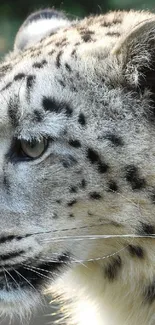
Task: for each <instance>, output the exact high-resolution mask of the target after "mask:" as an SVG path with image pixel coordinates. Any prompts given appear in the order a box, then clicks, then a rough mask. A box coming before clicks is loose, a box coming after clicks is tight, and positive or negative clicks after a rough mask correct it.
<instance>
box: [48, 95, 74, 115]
mask: <svg viewBox="0 0 155 325" xmlns="http://www.w3.org/2000/svg"><path fill="white" fill-rule="evenodd" d="M42 104H43V108H44V110H45V111H50V112H54V113H61V112H63V111H64V112H65V114H66V115H67V116H68V117H69V116H71V115H72V111H73V110H72V108H71V107H70V106H69V104H68V103H65V102H59V101H56V100H55V99H52V98H50V97H43V101H42Z"/></svg>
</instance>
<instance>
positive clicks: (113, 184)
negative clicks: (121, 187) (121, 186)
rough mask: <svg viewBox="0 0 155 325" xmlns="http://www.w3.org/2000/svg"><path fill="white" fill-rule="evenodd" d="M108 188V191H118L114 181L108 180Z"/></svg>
mask: <svg viewBox="0 0 155 325" xmlns="http://www.w3.org/2000/svg"><path fill="white" fill-rule="evenodd" d="M109 190H110V192H117V191H118V186H117V184H116V182H115V181H110V182H109Z"/></svg>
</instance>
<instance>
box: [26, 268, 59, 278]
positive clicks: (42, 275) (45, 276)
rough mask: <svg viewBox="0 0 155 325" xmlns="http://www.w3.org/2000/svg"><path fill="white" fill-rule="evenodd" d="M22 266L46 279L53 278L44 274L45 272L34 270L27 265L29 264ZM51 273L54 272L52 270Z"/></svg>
mask: <svg viewBox="0 0 155 325" xmlns="http://www.w3.org/2000/svg"><path fill="white" fill-rule="evenodd" d="M23 267H24V269H26V270H30V271H32V272H34V273H36V274H38V275H40V276H41V277H42V278H47V279H48V280H50V281H51V280H53V278H50V277H49V276H47V275H45V274H42V273H40V272H38V271H36V270H34V269H33V268H32V267H29V266H23ZM53 274H54V272H53Z"/></svg>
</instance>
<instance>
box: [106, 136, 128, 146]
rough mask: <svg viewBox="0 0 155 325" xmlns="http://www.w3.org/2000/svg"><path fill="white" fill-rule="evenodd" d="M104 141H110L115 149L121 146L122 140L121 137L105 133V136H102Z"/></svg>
mask: <svg viewBox="0 0 155 325" xmlns="http://www.w3.org/2000/svg"><path fill="white" fill-rule="evenodd" d="M104 139H107V140H109V141H111V143H112V144H113V145H114V146H116V147H118V146H122V145H123V140H122V139H121V137H118V136H117V135H115V134H112V133H107V134H106V135H104Z"/></svg>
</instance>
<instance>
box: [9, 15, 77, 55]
mask: <svg viewBox="0 0 155 325" xmlns="http://www.w3.org/2000/svg"><path fill="white" fill-rule="evenodd" d="M70 24H71V21H69V20H68V19H67V17H66V16H65V14H64V13H63V12H61V11H60V12H59V11H57V10H54V9H44V10H40V11H36V12H34V13H33V14H31V15H30V16H29V17H28V18H27V19H26V20H25V22H24V23H23V24H22V26H21V27H20V29H19V31H18V33H17V36H16V39H15V45H14V50H15V51H22V50H24V49H25V48H28V47H30V46H32V45H34V44H35V43H37V42H38V41H40V40H41V39H42V38H43V37H45V36H47V35H49V34H51V33H53V34H54V33H55V32H56V31H57V30H58V29H60V28H63V27H65V26H69V25H70Z"/></svg>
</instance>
